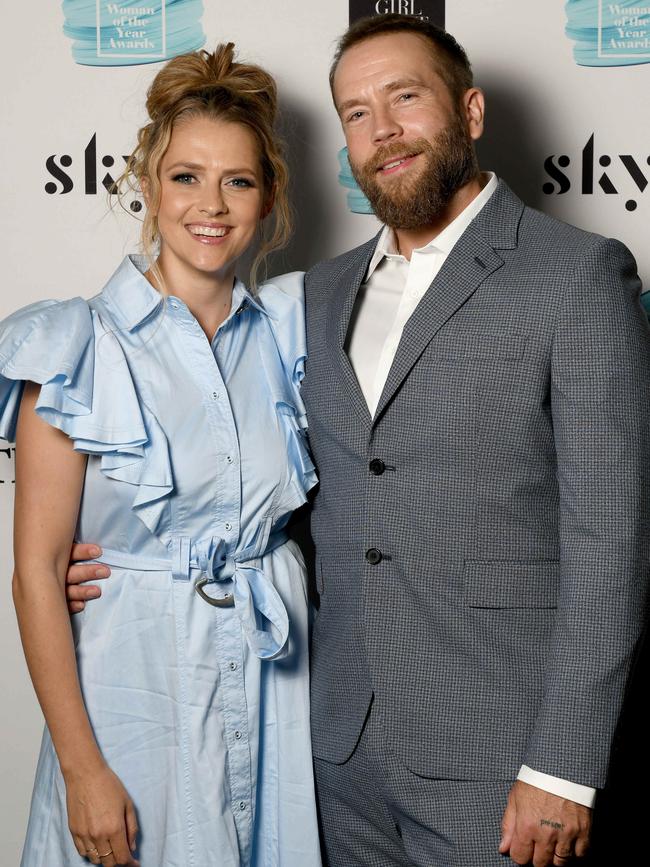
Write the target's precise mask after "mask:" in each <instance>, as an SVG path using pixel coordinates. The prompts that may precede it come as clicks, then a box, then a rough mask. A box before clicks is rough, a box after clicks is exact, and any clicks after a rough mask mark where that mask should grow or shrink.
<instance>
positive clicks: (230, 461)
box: [226, 455, 232, 464]
mask: <svg viewBox="0 0 650 867" xmlns="http://www.w3.org/2000/svg"><path fill="white" fill-rule="evenodd" d="M226 463H227V464H231V463H232V455H228V456H227V457H226Z"/></svg>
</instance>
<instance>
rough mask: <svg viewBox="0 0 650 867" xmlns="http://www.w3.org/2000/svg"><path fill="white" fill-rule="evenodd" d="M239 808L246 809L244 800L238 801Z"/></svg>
mask: <svg viewBox="0 0 650 867" xmlns="http://www.w3.org/2000/svg"><path fill="white" fill-rule="evenodd" d="M239 809H240V810H245V809H246V801H240V802H239Z"/></svg>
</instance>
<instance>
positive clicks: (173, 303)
mask: <svg viewBox="0 0 650 867" xmlns="http://www.w3.org/2000/svg"><path fill="white" fill-rule="evenodd" d="M169 304H170V306H171V307H173V308H174V310H178V301H170V302H169Z"/></svg>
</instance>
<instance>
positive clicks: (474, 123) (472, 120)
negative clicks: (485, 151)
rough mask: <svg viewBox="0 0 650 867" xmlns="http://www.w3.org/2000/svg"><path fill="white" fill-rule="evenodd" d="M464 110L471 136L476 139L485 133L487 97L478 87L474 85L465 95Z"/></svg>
mask: <svg viewBox="0 0 650 867" xmlns="http://www.w3.org/2000/svg"><path fill="white" fill-rule="evenodd" d="M463 112H464V114H465V117H466V118H467V128H468V130H469V134H470V138H472V139H473V140H474V141H476V140H477V139H479V138H480V137H481V136H482V135H483V126H484V122H485V97H484V96H483V91H482V90H479V88H478V87H472V88H470V90H468V91H466V92H465V95H464V96H463Z"/></svg>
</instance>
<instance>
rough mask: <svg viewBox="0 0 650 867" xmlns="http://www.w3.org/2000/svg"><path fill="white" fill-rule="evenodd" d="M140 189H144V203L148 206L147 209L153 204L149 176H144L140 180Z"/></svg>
mask: <svg viewBox="0 0 650 867" xmlns="http://www.w3.org/2000/svg"><path fill="white" fill-rule="evenodd" d="M140 189H141V190H142V198H143V199H144V203H145V205H146V206H147V210H149V209H150V206H151V184H150V183H149V178H142V180H141V181H140Z"/></svg>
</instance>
